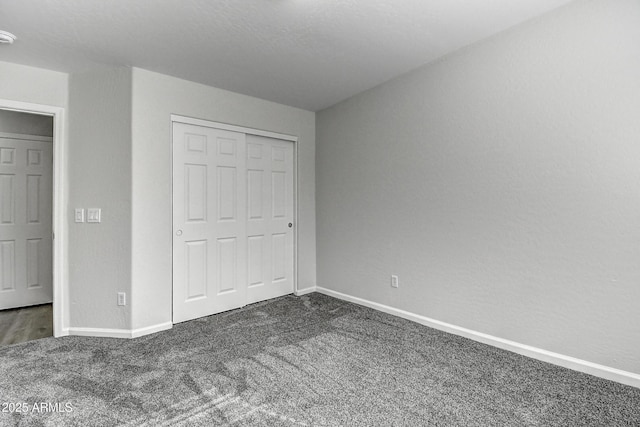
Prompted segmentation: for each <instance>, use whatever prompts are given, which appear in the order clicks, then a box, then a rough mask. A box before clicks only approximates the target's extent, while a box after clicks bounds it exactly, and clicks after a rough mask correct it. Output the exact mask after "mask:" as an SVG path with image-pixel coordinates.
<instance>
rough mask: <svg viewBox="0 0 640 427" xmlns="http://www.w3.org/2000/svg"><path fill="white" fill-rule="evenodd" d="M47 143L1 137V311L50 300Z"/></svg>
mask: <svg viewBox="0 0 640 427" xmlns="http://www.w3.org/2000/svg"><path fill="white" fill-rule="evenodd" d="M52 156H53V144H52V142H51V141H46V142H45V141H31V140H22V139H13V138H1V137H0V309H7V308H14V307H23V306H29V305H35V304H44V303H49V302H51V301H52V299H53V276H52V262H53V261H52V240H51V239H52V236H51V232H52V228H51V227H52V225H51V222H52V221H51V217H52V213H51V209H52V202H53V200H52V199H53V187H52V179H53V177H52V162H53V158H52Z"/></svg>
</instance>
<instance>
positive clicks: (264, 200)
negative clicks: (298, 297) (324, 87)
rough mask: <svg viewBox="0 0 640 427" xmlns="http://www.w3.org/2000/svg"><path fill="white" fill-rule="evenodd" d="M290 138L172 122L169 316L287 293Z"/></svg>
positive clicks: (181, 316)
mask: <svg viewBox="0 0 640 427" xmlns="http://www.w3.org/2000/svg"><path fill="white" fill-rule="evenodd" d="M293 180H294V176H293V143H291V142H286V141H281V140H277V139H272V138H266V137H258V136H253V135H247V134H245V133H243V132H233V131H229V130H222V129H216V128H212V127H205V126H196V125H192V124H185V123H174V124H173V233H174V237H173V321H174V323H177V322H183V321H186V320H190V319H195V318H198V317H202V316H208V315H211V314H215V313H219V312H222V311H226V310H231V309H234V308H238V307H242V306H244V305H246V304H249V303H252V302H256V301H261V300H265V299H269V298H273V297H276V296H281V295H285V294H288V293H291V292H293V287H294V281H293V270H294V267H293V259H294V247H293V228H292V226H293V219H294V198H293V182H294V181H293Z"/></svg>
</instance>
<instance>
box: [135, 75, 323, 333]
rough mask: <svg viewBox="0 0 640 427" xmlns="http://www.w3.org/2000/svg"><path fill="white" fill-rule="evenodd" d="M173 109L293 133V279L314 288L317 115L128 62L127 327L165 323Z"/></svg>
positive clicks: (168, 305)
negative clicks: (129, 227) (129, 240)
mask: <svg viewBox="0 0 640 427" xmlns="http://www.w3.org/2000/svg"><path fill="white" fill-rule="evenodd" d="M171 114H179V115H184V116H188V117H194V118H200V119H206V120H211V121H217V122H223V123H229V124H234V125H239V126H246V127H251V128H258V129H264V130H270V131H274V132H280V133H285V134H290V135H296V136H298V137H299V143H298V169H299V176H298V186H299V196H300V199H299V201H298V209H299V223H298V225H297V227H298V233H299V242H298V253H299V259H298V268H299V269H298V278H299V286H300V288H308V287H313V286H315V284H316V241H315V232H316V223H315V212H316V211H315V114H314V113H312V112H310V111H305V110H301V109H298V108H292V107H287V106H285V105H281V104H276V103H273V102H268V101H264V100H261V99H257V98H253V97H249V96H245V95H240V94H237V93H232V92H228V91H225V90H221V89H216V88H213V87H209V86H204V85H200V84H196V83H193V82H189V81H186V80H181V79H177V78H173V77H169V76H166V75H162V74H157V73H153V72H150V71H146V70H141V69H138V68H134V69H133V124H132V126H133V128H132V129H133V132H132V135H133V154H132V156H133V157H132V164H133V182H132V188H133V193H132V197H133V212H132V217H133V220H132V227H133V228H132V233H133V234H132V255H133V263H132V266H133V271H132V275H133V276H132V282H133V284H132V286H133V295H132V298H131V301H132V303H133V304H134V309H133V328H134V329H139V328H147V327H153V326H154V325H159V324H163V323H165V322H170V321H171V314H172V308H171V307H172V299H171V298H172V281H171V274H172V246H171V245H172V217H171V213H172V208H171V206H172V191H171V177H172V175H171V156H172V151H171Z"/></svg>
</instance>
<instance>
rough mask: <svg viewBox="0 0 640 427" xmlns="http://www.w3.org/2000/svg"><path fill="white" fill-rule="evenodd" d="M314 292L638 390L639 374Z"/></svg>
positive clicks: (340, 295) (327, 292)
mask: <svg viewBox="0 0 640 427" xmlns="http://www.w3.org/2000/svg"><path fill="white" fill-rule="evenodd" d="M315 290H316V292H319V293H321V294H325V295H328V296H331V297H334V298H338V299H341V300H344V301H349V302H352V303H355V304H359V305H363V306H365V307H369V308H373V309H374V310H378V311H382V312H384V313H388V314H391V315H393V316H397V317H402V318H403V319H407V320H411V321H413V322H416V323H420V324H422V325H425V326H429V327H431V328H434V329H438V330H440V331H444V332H449V333H451V334H454V335H459V336H462V337H465V338H469V339H472V340H474V341H478V342H481V343H484V344H488V345H491V346H494V347H498V348H501V349H503V350H508V351H511V352H513V353H517V354H521V355H523V356H527V357H531V358H533V359H537V360H541V361H543V362H548V363H552V364H554V365H559V366H562V367H565V368H569V369H572V370H574V371H578V372H583V373H586V374H590V375H594V376H596V377H600V378H604V379H607V380H611V381H616V382H619V383H622V384H626V385H629V386H632V387H637V388H640V375H639V374H636V373H633V372H628V371H623V370H620V369H616V368H611V367H609V366H604V365H599V364H597V363H592V362H588V361H586V360H582V359H577V358H575V357H571V356H565V355H563V354H559V353H554V352H551V351H547V350H543V349H540V348H536V347H532V346H530V345H526V344H521V343H518V342H515V341H510V340H506V339H503V338H498V337H494V336H492V335H488V334H484V333H482V332H477V331H473V330H471V329H467V328H462V327H460V326H456V325H452V324H450V323H445V322H441V321H439V320H435V319H430V318H428V317H425V316H421V315H419V314H414V313H410V312H408V311H404V310H400V309H397V308H393V307H390V306H388V305H384V304H379V303H376V302H372V301H369V300H365V299H362V298H358V297H354V296H351V295H347V294H343V293H341V292H336V291H332V290H331V289H326V288H322V287H316V289H315Z"/></svg>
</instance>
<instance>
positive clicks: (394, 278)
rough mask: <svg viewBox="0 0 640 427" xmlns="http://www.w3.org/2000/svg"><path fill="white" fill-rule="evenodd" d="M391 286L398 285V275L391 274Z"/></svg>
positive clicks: (395, 286)
mask: <svg viewBox="0 0 640 427" xmlns="http://www.w3.org/2000/svg"><path fill="white" fill-rule="evenodd" d="M391 287H392V288H397V287H398V276H396V275H395V274H393V275H391Z"/></svg>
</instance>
